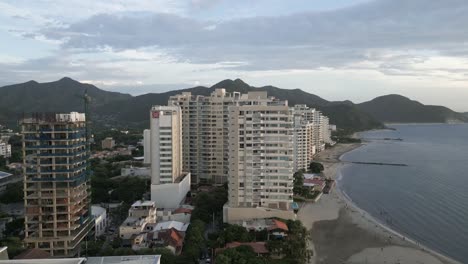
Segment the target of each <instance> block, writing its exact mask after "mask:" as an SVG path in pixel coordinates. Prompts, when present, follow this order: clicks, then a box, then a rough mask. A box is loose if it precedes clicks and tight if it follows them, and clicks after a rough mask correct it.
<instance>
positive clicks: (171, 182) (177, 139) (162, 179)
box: [149, 106, 190, 208]
mask: <svg viewBox="0 0 468 264" xmlns="http://www.w3.org/2000/svg"><path fill="white" fill-rule="evenodd" d="M149 134H150V135H149V145H150V147H149V148H150V157H149V159H150V162H151V200H152V201H155V202H156V204H157V206H158V207H160V208H161V207H162V208H176V207H178V206H179V204H180V203H181V202H182V201H183V199H184V198H185V195H186V194H187V192H188V191H189V190H190V173H187V172H184V171H183V170H182V116H181V110H180V107H179V106H153V107H152V109H151V111H150V132H149Z"/></svg>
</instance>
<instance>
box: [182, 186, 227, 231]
mask: <svg viewBox="0 0 468 264" xmlns="http://www.w3.org/2000/svg"><path fill="white" fill-rule="evenodd" d="M227 197H228V193H227V186H223V187H218V188H216V189H215V190H214V191H213V192H209V193H207V192H202V193H199V194H198V195H197V197H195V200H194V206H195V210H193V212H192V218H191V219H192V220H197V219H198V220H201V221H203V222H205V223H209V222H211V221H212V220H213V214H214V215H215V218H217V219H220V218H222V211H223V206H224V204H225V203H226V202H227Z"/></svg>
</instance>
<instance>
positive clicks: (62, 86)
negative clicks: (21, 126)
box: [0, 77, 132, 126]
mask: <svg viewBox="0 0 468 264" xmlns="http://www.w3.org/2000/svg"><path fill="white" fill-rule="evenodd" d="M86 89H87V91H88V94H89V96H91V98H92V101H91V106H92V108H91V109H96V108H97V107H99V106H102V105H105V104H108V103H111V102H113V101H118V100H125V99H130V98H132V96H131V95H129V94H121V93H114V92H108V91H103V90H101V89H99V88H97V87H96V86H94V85H91V84H84V83H80V82H77V81H75V80H72V79H70V78H67V77H65V78H62V79H60V80H58V81H55V82H48V83H38V82H35V81H29V82H26V83H20V84H14V85H8V86H3V87H0V123H7V124H9V125H10V126H11V125H12V124H15V123H16V121H17V120H18V119H19V118H20V117H21V115H22V113H31V112H56V111H57V112H62V111H63V112H70V111H80V112H83V109H84V105H83V99H82V97H83V94H84V91H85V90H86Z"/></svg>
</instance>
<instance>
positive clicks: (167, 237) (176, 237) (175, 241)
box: [159, 228, 184, 248]
mask: <svg viewBox="0 0 468 264" xmlns="http://www.w3.org/2000/svg"><path fill="white" fill-rule="evenodd" d="M159 237H160V238H161V239H162V240H164V241H165V242H166V243H168V244H169V245H171V246H173V247H175V248H177V247H182V242H183V241H184V238H183V237H182V236H181V235H180V234H179V232H177V230H175V229H174V228H171V229H169V230H167V231H165V232H160V233H159Z"/></svg>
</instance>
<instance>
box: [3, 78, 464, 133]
mask: <svg viewBox="0 0 468 264" xmlns="http://www.w3.org/2000/svg"><path fill="white" fill-rule="evenodd" d="M216 88H225V89H226V90H227V92H234V91H237V92H242V93H247V92H249V91H266V92H268V95H270V96H274V97H276V98H279V99H283V100H288V103H289V105H294V104H307V105H308V106H310V107H314V108H317V109H319V110H320V111H322V112H323V113H324V114H325V115H327V116H328V117H330V122H331V123H332V124H336V125H337V126H338V128H340V129H342V131H344V132H354V131H360V130H368V129H373V128H381V127H383V124H382V123H383V122H448V121H455V120H457V121H468V116H467V115H463V114H460V113H456V112H453V111H452V110H450V109H448V108H446V107H442V106H426V105H423V104H421V103H419V102H416V101H411V100H410V99H408V98H405V97H403V96H399V95H387V96H382V97H378V98H375V99H374V100H371V101H369V102H365V103H361V104H354V103H353V102H351V101H343V102H330V101H327V100H325V99H323V98H321V97H319V96H316V95H313V94H310V93H307V92H304V91H302V90H300V89H292V90H290V89H281V88H278V87H274V86H263V87H253V86H251V85H249V84H247V83H245V82H243V81H242V80H240V79H236V80H224V81H221V82H219V83H217V84H215V85H213V86H211V87H203V86H197V87H193V88H187V89H182V90H175V91H169V92H165V93H148V94H144V95H140V96H131V95H129V94H122V93H117V92H109V91H104V90H101V89H99V88H97V87H96V86H93V85H90V84H83V83H80V82H77V81H75V80H72V79H70V78H62V79H60V80H58V81H56V82H49V83H37V82H35V81H29V82H26V83H21V84H15V85H9V86H4V87H0V123H6V124H8V125H10V126H12V127H13V126H14V125H15V124H16V121H17V120H18V119H19V117H20V116H21V114H22V113H29V112H55V111H57V112H59V111H63V112H69V111H83V100H82V95H83V94H84V91H85V90H87V91H88V94H89V95H90V97H91V98H92V101H91V107H90V109H91V116H90V118H91V120H92V123H93V126H94V127H95V128H102V127H121V128H123V127H126V128H137V129H143V128H146V127H148V126H149V113H148V111H149V109H150V108H151V106H152V105H166V104H167V101H168V99H169V97H170V96H171V95H175V94H179V93H182V92H191V93H192V94H196V95H205V96H207V95H210V94H211V92H213V91H214V90H215V89H216Z"/></svg>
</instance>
